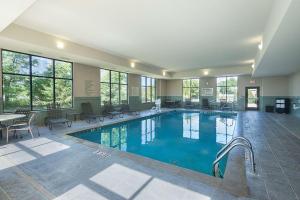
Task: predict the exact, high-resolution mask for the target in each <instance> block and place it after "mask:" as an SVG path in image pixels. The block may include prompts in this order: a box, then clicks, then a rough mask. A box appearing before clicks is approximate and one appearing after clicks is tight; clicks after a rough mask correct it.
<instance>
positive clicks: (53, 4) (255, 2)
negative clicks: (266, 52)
mask: <svg viewBox="0 0 300 200" xmlns="http://www.w3.org/2000/svg"><path fill="white" fill-rule="evenodd" d="M272 3H273V0H226V1H220V0H209V1H208V0H189V1H186V0H152V1H149V0H126V1H125V0H85V1H82V0H39V1H37V2H36V3H35V4H34V5H33V6H31V7H30V8H29V9H27V10H26V11H25V12H24V13H23V14H22V15H21V16H20V17H19V18H18V19H17V20H16V21H15V23H17V24H18V25H21V26H25V27H27V28H30V29H34V30H38V31H41V32H45V33H48V34H52V35H56V36H59V37H63V38H65V39H68V40H71V41H73V42H76V43H79V44H82V45H85V46H89V47H92V48H96V49H99V50H105V51H107V52H110V53H113V54H115V55H120V56H123V57H126V58H129V59H136V60H138V61H142V62H145V63H150V64H153V65H156V66H159V67H165V68H166V69H168V70H170V71H182V70H188V69H194V68H212V67H224V66H226V67H227V66H242V65H250V62H251V60H253V59H254V57H255V55H256V53H257V44H258V43H259V42H260V37H261V35H262V33H263V31H264V27H265V25H266V22H267V19H268V16H269V13H270V10H271V8H272Z"/></svg>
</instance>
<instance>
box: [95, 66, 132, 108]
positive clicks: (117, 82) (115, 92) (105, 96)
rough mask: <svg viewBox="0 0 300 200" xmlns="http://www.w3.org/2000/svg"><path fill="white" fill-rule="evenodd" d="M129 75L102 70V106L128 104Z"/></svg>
mask: <svg viewBox="0 0 300 200" xmlns="http://www.w3.org/2000/svg"><path fill="white" fill-rule="evenodd" d="M127 88H128V84H127V73H122V72H117V71H111V70H106V69H101V70H100V97H101V105H104V104H106V103H108V104H112V105H118V104H122V103H123V102H126V103H127V102H128V94H127V93H128V89H127Z"/></svg>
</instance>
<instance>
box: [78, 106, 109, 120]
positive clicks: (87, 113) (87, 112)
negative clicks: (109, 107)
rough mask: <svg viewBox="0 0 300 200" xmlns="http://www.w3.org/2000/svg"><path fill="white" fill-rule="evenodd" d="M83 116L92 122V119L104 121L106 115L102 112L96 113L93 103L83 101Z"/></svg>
mask: <svg viewBox="0 0 300 200" xmlns="http://www.w3.org/2000/svg"><path fill="white" fill-rule="evenodd" d="M81 110H82V112H81V114H80V115H81V117H82V118H83V119H85V120H86V121H87V122H88V123H91V122H92V121H97V119H99V121H100V122H102V121H104V116H103V115H100V114H95V113H94V111H93V109H92V105H91V103H89V102H87V103H82V104H81Z"/></svg>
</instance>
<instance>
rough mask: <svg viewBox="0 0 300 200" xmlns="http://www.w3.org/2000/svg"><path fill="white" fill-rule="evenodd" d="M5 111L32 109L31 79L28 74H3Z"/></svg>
mask: <svg viewBox="0 0 300 200" xmlns="http://www.w3.org/2000/svg"><path fill="white" fill-rule="evenodd" d="M3 101H4V111H6V112H7V111H15V110H16V109H17V108H28V109H30V79H29V77H28V76H18V75H3Z"/></svg>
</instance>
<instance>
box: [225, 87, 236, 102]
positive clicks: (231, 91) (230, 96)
mask: <svg viewBox="0 0 300 200" xmlns="http://www.w3.org/2000/svg"><path fill="white" fill-rule="evenodd" d="M235 101H237V87H227V102H235Z"/></svg>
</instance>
